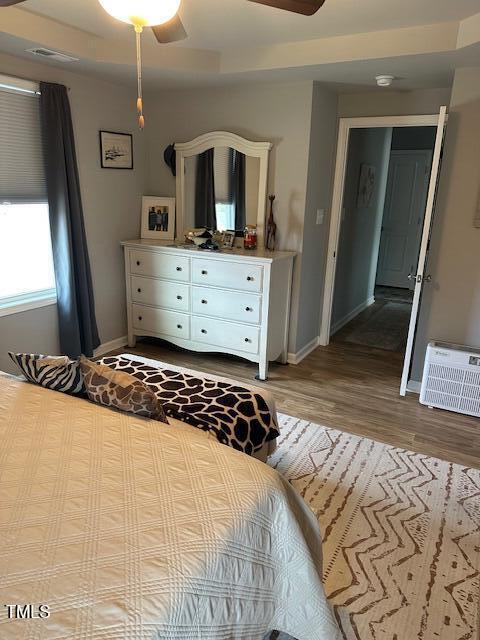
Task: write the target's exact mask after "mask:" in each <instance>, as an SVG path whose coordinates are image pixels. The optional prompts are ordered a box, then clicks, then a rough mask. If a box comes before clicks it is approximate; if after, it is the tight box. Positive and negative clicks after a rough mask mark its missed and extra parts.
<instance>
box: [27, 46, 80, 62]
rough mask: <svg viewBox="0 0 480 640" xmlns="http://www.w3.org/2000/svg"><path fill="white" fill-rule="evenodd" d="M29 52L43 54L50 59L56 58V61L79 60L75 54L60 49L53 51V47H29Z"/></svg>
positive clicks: (37, 54)
mask: <svg viewBox="0 0 480 640" xmlns="http://www.w3.org/2000/svg"><path fill="white" fill-rule="evenodd" d="M27 52H28V53H33V55H35V56H42V58H48V59H49V60H55V61H56V62H78V60H79V58H74V57H73V56H67V55H65V54H64V53H60V52H59V51H52V49H44V48H38V49H27Z"/></svg>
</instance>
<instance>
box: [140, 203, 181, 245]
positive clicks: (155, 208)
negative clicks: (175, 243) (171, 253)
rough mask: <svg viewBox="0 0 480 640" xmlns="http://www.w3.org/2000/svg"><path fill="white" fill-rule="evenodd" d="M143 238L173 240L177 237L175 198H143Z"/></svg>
mask: <svg viewBox="0 0 480 640" xmlns="http://www.w3.org/2000/svg"><path fill="white" fill-rule="evenodd" d="M141 236H142V238H150V239H155V240H173V239H174V237H175V198H158V197H156V196H143V198H142V234H141Z"/></svg>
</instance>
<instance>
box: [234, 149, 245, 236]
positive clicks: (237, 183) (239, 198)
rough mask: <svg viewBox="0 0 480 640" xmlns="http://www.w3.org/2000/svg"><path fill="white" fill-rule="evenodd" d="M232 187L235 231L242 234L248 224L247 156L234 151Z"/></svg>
mask: <svg viewBox="0 0 480 640" xmlns="http://www.w3.org/2000/svg"><path fill="white" fill-rule="evenodd" d="M232 151H233V153H232V156H231V161H232V171H231V180H232V182H231V187H230V193H231V194H232V202H233V205H234V207H235V229H236V231H239V232H242V234H243V230H244V229H245V225H246V224H247V217H246V211H245V155H244V154H243V153H240V152H239V151H235V150H232Z"/></svg>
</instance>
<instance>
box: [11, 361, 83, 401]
mask: <svg viewBox="0 0 480 640" xmlns="http://www.w3.org/2000/svg"><path fill="white" fill-rule="evenodd" d="M8 355H9V356H10V358H11V359H12V360H13V362H15V364H16V365H17V366H18V367H19V369H20V370H21V372H22V373H23V375H24V376H25V377H26V378H27V380H28V381H29V382H33V383H34V384H39V385H41V386H42V387H46V388H47V389H52V390H53V391H61V392H62V393H68V394H70V395H75V396H76V395H84V394H85V386H84V384H83V377H82V372H81V371H80V364H79V362H78V360H71V359H70V358H68V357H67V356H42V355H38V354H33V353H12V352H10V351H9V352H8Z"/></svg>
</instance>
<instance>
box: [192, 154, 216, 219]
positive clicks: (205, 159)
mask: <svg viewBox="0 0 480 640" xmlns="http://www.w3.org/2000/svg"><path fill="white" fill-rule="evenodd" d="M213 154H214V150H213V149H207V151H205V152H204V153H201V154H200V155H199V156H198V157H197V176H196V181H195V226H196V227H207V229H216V228H217V215H216V212H215V177H214V171H213Z"/></svg>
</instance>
